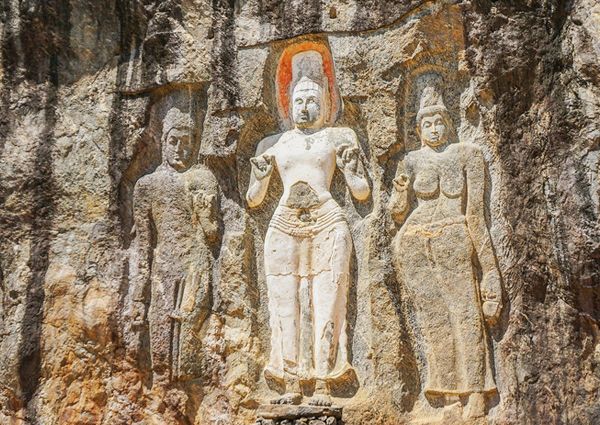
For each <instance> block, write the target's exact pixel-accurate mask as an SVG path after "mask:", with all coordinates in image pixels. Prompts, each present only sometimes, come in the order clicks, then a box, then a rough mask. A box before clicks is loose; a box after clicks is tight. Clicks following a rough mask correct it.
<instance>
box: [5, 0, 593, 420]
mask: <svg viewBox="0 0 600 425" xmlns="http://www.w3.org/2000/svg"><path fill="white" fill-rule="evenodd" d="M0 14H1V15H0V16H1V40H0V42H1V46H2V49H1V64H2V66H1V67H0V70H1V75H0V79H1V84H0V158H1V161H0V299H1V304H0V422H2V423H11V424H12V423H15V424H18V423H32V424H121V423H122V424H132V423H155V424H178V423H182V424H186V423H195V424H252V423H254V421H255V420H256V413H255V412H256V409H257V407H258V406H259V405H260V404H262V403H264V402H265V401H267V400H269V399H270V398H271V397H272V392H271V390H270V389H269V388H268V386H267V383H266V382H265V379H264V377H263V369H264V367H265V364H266V362H267V360H268V355H269V354H268V353H269V349H270V346H269V345H270V339H269V338H270V328H269V307H268V302H269V300H268V294H267V286H266V282H265V271H264V265H263V261H264V258H263V245H264V239H265V233H266V231H267V227H268V223H269V220H270V218H271V216H272V215H273V211H274V209H275V205H276V203H277V200H278V199H279V197H280V195H281V192H282V188H281V183H280V182H279V181H275V180H274V181H273V182H272V185H273V186H272V187H271V189H270V191H269V193H268V194H267V198H266V201H265V202H264V204H263V205H262V206H260V207H259V208H257V209H252V210H251V209H250V208H249V207H248V205H247V203H246V200H245V196H244V195H245V193H246V190H247V189H248V185H249V179H250V173H251V163H250V158H251V157H253V156H254V155H255V152H256V147H257V144H258V143H259V141H260V140H262V139H263V138H265V137H267V136H270V135H273V134H275V133H278V132H279V131H281V130H283V128H281V127H282V122H281V120H280V119H279V112H278V106H277V90H278V87H277V84H276V78H275V75H276V73H277V66H278V61H279V58H280V57H281V55H282V53H283V52H284V51H285V50H286V49H287V48H289V47H290V46H293V45H295V44H297V43H302V42H309V43H313V44H315V45H323V46H326V47H327V49H328V50H329V51H330V52H331V56H332V58H333V63H334V64H335V78H336V84H337V86H338V87H339V93H340V97H341V102H342V103H343V111H342V113H341V114H340V116H339V118H338V120H337V123H336V125H337V126H342V127H349V128H351V129H353V130H354V131H355V132H356V134H357V137H358V145H359V148H360V158H361V161H362V163H363V164H364V165H365V169H366V170H367V171H366V173H367V177H368V180H369V184H370V186H371V196H370V198H369V199H368V200H367V201H365V202H358V201H356V200H353V199H352V198H351V196H350V194H349V192H348V189H347V188H346V187H345V185H344V183H343V180H342V177H341V176H340V175H338V174H339V173H337V174H336V175H335V176H334V178H333V185H332V190H331V192H332V194H333V197H334V198H335V200H336V201H337V202H338V203H339V204H340V205H341V206H342V209H343V210H344V211H345V213H346V216H347V217H348V222H349V226H350V230H351V233H352V238H353V240H354V251H353V254H352V261H351V266H350V269H351V273H350V274H351V278H350V290H349V296H348V311H347V320H348V330H349V331H348V333H349V352H350V353H351V357H352V364H353V366H354V368H355V369H356V373H357V376H358V382H357V384H356V385H355V386H354V387H352V388H345V389H343V391H341V392H340V394H338V395H339V397H335V396H336V394H334V400H335V402H336V403H337V404H339V405H341V406H343V408H344V410H343V412H344V413H343V418H344V423H346V424H402V423H407V424H411V423H462V422H463V421H464V423H471V422H473V423H493V424H548V423H556V424H593V423H600V403H599V402H598V398H599V397H598V395H599V391H600V370H599V366H600V345H599V343H600V328H599V322H600V226H599V224H598V220H599V216H600V203H599V199H600V192H599V190H600V189H599V185H598V178H599V177H598V173H599V171H600V170H599V168H600V154H599V152H600V5H599V4H598V3H597V1H595V0H572V1H566V0H565V1H562V0H523V1H516V0H515V1H504V0H498V1H486V0H472V1H450V0H448V1H420V0H419V1H417V0H413V1H384V0H369V1H358V0H311V1H307V2H299V1H282V2H277V1H266V0H265V1H263V0H241V1H229V2H227V1H221V0H213V1H212V2H208V1H204V0H194V1H192V0H168V1H151V0H143V1H142V0H131V1H115V2H99V1H92V0H79V1H68V0H63V1H60V0H48V1H33V0H22V1H13V0H5V2H4V4H3V7H2V9H1V10H0ZM431 83H435V84H436V86H437V87H438V88H439V90H440V91H442V92H443V94H444V100H445V104H446V107H447V109H448V111H449V115H450V117H451V119H452V122H453V124H454V127H455V128H456V139H457V140H458V141H460V142H469V143H472V144H474V145H476V146H478V147H479V149H480V150H481V153H482V156H483V159H484V161H485V164H487V165H486V170H487V171H486V175H485V178H484V179H485V185H486V192H485V211H486V213H485V214H486V221H487V227H488V229H489V234H490V238H491V242H492V245H493V248H494V256H495V260H496V262H497V267H498V269H499V271H500V275H501V277H502V285H503V295H502V300H503V310H502V315H501V317H500V319H499V321H498V323H496V324H494V325H493V326H489V327H487V328H486V329H487V331H486V334H485V335H486V338H487V340H486V342H484V344H487V345H488V346H489V347H488V348H489V352H490V353H491V356H492V360H491V362H492V366H493V373H494V376H495V381H496V386H497V393H496V394H495V396H494V397H492V398H491V399H490V400H489V401H488V405H487V407H486V417H485V418H479V419H477V420H474V421H470V420H468V419H462V416H461V415H460V413H457V412H456V411H455V410H452V409H450V410H449V409H442V408H437V407H436V406H433V405H431V404H430V403H429V402H428V399H427V398H426V397H425V396H424V395H423V381H424V379H425V375H424V367H425V366H426V363H427V361H426V355H425V354H424V352H425V351H426V350H427V347H426V346H424V345H425V343H424V342H423V341H424V340H423V339H422V338H421V336H420V334H419V332H418V331H417V330H416V329H417V328H418V326H417V325H416V322H418V320H417V319H416V318H415V317H416V316H415V313H414V311H415V308H414V306H413V305H412V304H411V300H410V295H409V294H407V291H406V282H403V281H402V278H400V277H398V276H399V275H398V273H396V271H395V269H394V264H395V259H394V257H395V256H396V255H397V252H396V251H395V250H394V249H393V239H394V237H395V235H396V234H397V232H398V226H396V225H395V224H394V222H393V221H392V219H391V218H390V215H389V212H388V210H389V204H390V198H391V197H392V193H393V190H394V183H393V179H394V178H395V177H396V173H397V172H400V171H402V170H404V168H405V160H406V156H407V154H408V153H409V152H411V151H415V150H417V149H418V148H419V146H420V142H419V135H418V134H417V132H416V131H415V125H416V124H415V118H416V115H417V112H418V110H419V97H420V95H421V92H422V91H423V89H424V88H425V87H426V86H427V85H429V84H431ZM174 106H175V107H178V108H180V109H182V110H185V111H187V112H189V114H190V116H191V117H192V119H193V121H194V123H195V124H196V130H195V131H194V143H195V149H196V152H197V154H198V156H199V158H200V160H199V162H200V163H201V164H202V166H203V167H206V168H207V169H209V170H210V172H211V173H212V174H213V175H214V178H215V180H216V182H217V183H218V187H219V189H218V196H216V198H215V199H217V200H218V205H217V206H216V208H217V210H218V213H217V214H218V217H219V218H218V220H216V221H215V222H216V223H217V226H218V232H217V233H218V237H217V238H216V240H215V241H214V243H212V242H211V245H210V246H209V251H210V254H209V256H210V259H208V260H206V262H204V263H202V264H204V265H205V268H206V269H207V270H208V269H209V270H208V271H207V272H206V273H208V274H209V275H210V279H208V278H207V281H210V284H209V285H210V291H209V293H210V295H209V298H210V300H209V301H208V307H207V308H208V310H209V313H208V315H207V318H206V319H205V320H204V322H203V323H202V330H201V331H199V335H200V337H199V339H198V340H197V341H196V343H195V344H196V345H195V346H194V347H195V348H194V349H195V354H196V355H197V361H198V363H199V365H200V370H201V373H200V376H199V377H196V379H192V380H186V381H181V382H176V383H173V384H172V385H171V386H169V387H168V388H167V389H165V390H164V391H163V392H160V393H159V392H157V391H156V390H153V389H152V387H153V378H152V361H151V358H150V349H149V347H148V345H149V343H148V338H149V337H148V335H147V326H144V325H143V324H142V325H141V326H140V327H136V326H133V325H132V314H131V311H130V298H131V286H132V274H133V271H132V267H133V266H132V258H133V257H132V256H135V254H134V252H135V246H136V245H135V244H136V242H135V241H136V237H137V235H139V226H137V227H136V226H134V223H135V217H134V196H135V195H134V193H135V189H134V188H135V187H136V183H137V182H138V181H140V178H141V177H142V176H145V175H148V174H151V173H152V172H154V171H155V170H156V169H157V167H158V166H159V165H160V164H161V160H162V159H161V158H162V156H161V137H162V131H163V123H162V122H163V119H164V118H165V115H166V113H167V110H168V109H169V108H171V107H174ZM168 188H169V187H167V186H166V185H165V186H164V191H165V192H167V194H168V190H167V189H168ZM173 193H175V192H173ZM173 196H176V195H173ZM165 204H168V202H166V203H165ZM136 224H137V223H136ZM168 231H172V232H173V234H174V235H177V234H178V232H180V231H181V229H180V228H179V227H178V225H177V224H173V225H172V227H170V228H169V229H168ZM136 232H137V233H136ZM172 239H173V243H175V244H177V243H178V241H181V243H182V244H183V243H184V242H183V239H181V238H178V237H177V236H176V237H173V238H172ZM185 243H188V242H185ZM446 249H448V250H454V249H457V248H456V246H455V245H454V244H453V243H451V241H450V242H448V244H447V246H446ZM173 255H175V254H173ZM207 258H208V257H207ZM175 260H177V261H179V258H177V259H175V258H174V262H173V264H176V261H175ZM203 261H204V260H203ZM475 262H477V261H475ZM474 269H475V268H474ZM423 284H424V285H427V284H428V283H427V282H424V283H423ZM145 302H146V303H148V304H150V303H151V302H152V300H151V299H148V298H147V299H146V301H145ZM140 328H141V330H140ZM144 329H146V330H144ZM182 329H183V328H182ZM144 332H146V333H144ZM166 343H167V344H168V342H166ZM136 344H137V347H138V349H137V351H135V352H132V350H131V346H136ZM440 344H443V341H442V342H440ZM469 348H470V347H467V349H469Z"/></svg>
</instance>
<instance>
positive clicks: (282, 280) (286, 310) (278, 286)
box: [266, 275, 300, 378]
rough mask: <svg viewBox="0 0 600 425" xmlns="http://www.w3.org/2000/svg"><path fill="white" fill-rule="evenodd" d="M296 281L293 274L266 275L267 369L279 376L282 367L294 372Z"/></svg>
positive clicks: (296, 329) (296, 348) (295, 359)
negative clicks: (267, 315)
mask: <svg viewBox="0 0 600 425" xmlns="http://www.w3.org/2000/svg"><path fill="white" fill-rule="evenodd" d="M298 284H299V279H298V278H297V277H296V276H294V275H285V276H267V290H268V295H269V315H270V319H269V322H270V325H271V356H270V359H269V365H268V366H267V371H266V373H270V374H273V375H275V376H278V377H280V378H283V376H284V372H285V371H290V372H292V373H295V372H296V369H297V367H298V339H299V331H300V329H299V320H300V310H299V305H298Z"/></svg>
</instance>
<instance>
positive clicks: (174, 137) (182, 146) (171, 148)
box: [163, 128, 192, 171]
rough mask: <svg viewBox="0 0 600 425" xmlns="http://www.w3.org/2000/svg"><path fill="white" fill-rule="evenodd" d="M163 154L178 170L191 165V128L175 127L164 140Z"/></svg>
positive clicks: (185, 168)
mask: <svg viewBox="0 0 600 425" xmlns="http://www.w3.org/2000/svg"><path fill="white" fill-rule="evenodd" d="M164 143H165V146H164V148H163V155H164V158H165V160H166V161H167V163H168V164H169V165H170V166H171V167H173V168H174V169H175V170H177V171H185V170H187V169H188V168H189V167H190V165H191V157H192V138H191V130H190V129H189V128H173V129H171V130H170V131H169V133H168V134H167V138H166V140H165V141H164Z"/></svg>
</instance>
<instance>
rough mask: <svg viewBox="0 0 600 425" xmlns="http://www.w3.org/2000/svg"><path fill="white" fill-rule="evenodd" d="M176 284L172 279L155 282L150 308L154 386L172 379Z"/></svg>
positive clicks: (149, 320)
mask: <svg viewBox="0 0 600 425" xmlns="http://www.w3.org/2000/svg"><path fill="white" fill-rule="evenodd" d="M174 299H175V295H174V284H173V282H172V280H170V279H166V278H165V279H164V280H163V281H162V282H161V283H158V282H153V293H152V302H151V305H150V308H149V310H148V326H149V332H150V357H151V361H152V376H153V386H159V387H166V386H167V385H168V383H169V382H171V379H172V368H171V365H172V360H173V359H172V358H171V355H172V349H173V347H172V344H173V330H174V321H173V319H172V318H171V313H172V312H173V309H174Z"/></svg>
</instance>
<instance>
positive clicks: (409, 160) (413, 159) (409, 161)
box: [404, 151, 419, 176]
mask: <svg viewBox="0 0 600 425" xmlns="http://www.w3.org/2000/svg"><path fill="white" fill-rule="evenodd" d="M418 161H419V151H410V152H409V153H407V154H406V156H405V157H404V170H405V174H407V175H409V176H410V175H411V174H412V173H413V170H414V167H415V164H416V163H417V162H418Z"/></svg>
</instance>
